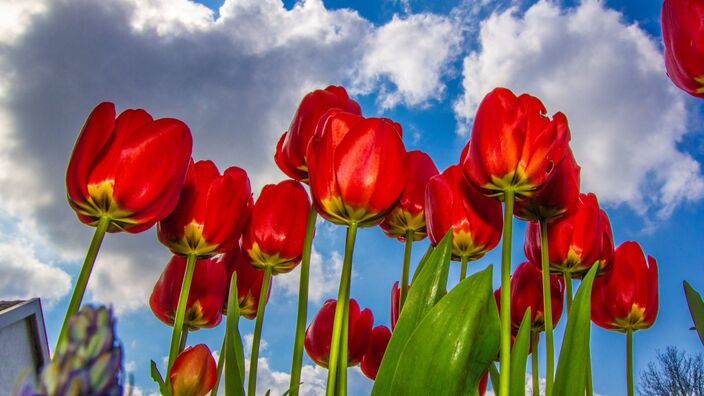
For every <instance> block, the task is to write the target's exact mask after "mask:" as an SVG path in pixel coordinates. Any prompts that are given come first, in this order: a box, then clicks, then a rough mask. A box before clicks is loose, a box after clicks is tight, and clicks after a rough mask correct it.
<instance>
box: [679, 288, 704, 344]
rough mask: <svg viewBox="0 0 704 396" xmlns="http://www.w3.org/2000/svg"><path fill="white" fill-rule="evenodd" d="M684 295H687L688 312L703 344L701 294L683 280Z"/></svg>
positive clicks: (703, 319)
mask: <svg viewBox="0 0 704 396" xmlns="http://www.w3.org/2000/svg"><path fill="white" fill-rule="evenodd" d="M683 286H684V295H685V296H686V297H687V305H689V312H690V313H691V314H692V320H693V321H694V327H695V328H696V329H697V333H698V334H699V340H700V341H701V342H702V344H704V302H702V296H701V295H700V294H699V293H697V291H696V290H694V288H692V286H691V285H690V284H689V283H688V282H687V281H684V282H683Z"/></svg>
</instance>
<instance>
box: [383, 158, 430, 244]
mask: <svg viewBox="0 0 704 396" xmlns="http://www.w3.org/2000/svg"><path fill="white" fill-rule="evenodd" d="M407 173H408V175H409V177H408V182H407V184H406V188H405V189H404V190H403V194H401V199H399V201H398V203H397V204H396V206H395V207H394V208H393V209H391V211H390V212H389V214H388V215H386V218H384V221H383V222H382V223H381V224H380V226H381V229H382V230H383V231H384V233H385V234H386V235H388V236H390V237H392V238H398V239H399V240H400V241H405V240H406V232H408V231H413V240H415V241H419V240H421V239H423V238H425V237H426V235H428V232H427V230H426V225H425V188H426V186H427V185H428V181H429V180H430V178H431V177H433V176H435V175H437V174H438V168H436V167H435V164H434V163H433V160H432V159H431V158H430V156H429V155H428V154H426V153H424V152H422V151H418V150H414V151H409V152H408V169H407Z"/></svg>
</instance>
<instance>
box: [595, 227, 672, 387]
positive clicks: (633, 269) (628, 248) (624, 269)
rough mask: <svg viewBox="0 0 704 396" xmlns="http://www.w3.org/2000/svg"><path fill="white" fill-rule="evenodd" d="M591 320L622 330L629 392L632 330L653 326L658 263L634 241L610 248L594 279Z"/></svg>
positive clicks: (656, 311)
mask: <svg viewBox="0 0 704 396" xmlns="http://www.w3.org/2000/svg"><path fill="white" fill-rule="evenodd" d="M591 300H592V301H591V310H592V312H591V313H592V321H593V322H594V323H596V324H597V325H598V326H600V327H603V328H605V329H607V330H616V331H620V332H623V333H626V362H627V363H626V367H627V369H626V373H627V382H628V394H629V395H633V332H634V331H636V330H641V329H647V328H649V327H650V326H652V325H653V323H654V322H655V318H656V317H657V314H658V266H657V263H656V261H655V259H654V258H653V257H651V256H648V259H647V260H646V258H645V254H644V253H643V249H641V247H640V245H638V244H637V243H636V242H631V241H628V242H624V243H622V244H621V245H620V246H619V247H618V248H616V250H615V251H614V257H613V263H612V264H611V265H610V266H609V270H608V271H607V272H606V273H605V274H604V275H603V276H599V277H597V278H595V279H594V286H593V287H592V296H591Z"/></svg>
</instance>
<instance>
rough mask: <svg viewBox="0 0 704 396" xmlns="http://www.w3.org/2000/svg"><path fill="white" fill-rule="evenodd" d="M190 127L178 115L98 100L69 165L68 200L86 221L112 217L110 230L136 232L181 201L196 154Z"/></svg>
mask: <svg viewBox="0 0 704 396" xmlns="http://www.w3.org/2000/svg"><path fill="white" fill-rule="evenodd" d="M191 146H192V138H191V132H190V131H189V130H188V127H187V126H186V124H184V123H183V122H181V121H179V120H176V119H173V118H162V119H158V120H154V119H152V117H151V116H150V115H149V114H148V113H147V112H146V111H144V110H141V109H138V110H125V111H123V112H122V113H121V114H120V115H119V116H118V117H117V119H115V105H114V104H112V103H108V102H103V103H101V104H99V105H98V106H97V107H96V108H95V109H94V110H93V111H92V112H91V113H90V115H89V116H88V119H87V120H86V123H85V125H84V126H83V129H82V130H81V134H80V135H79V136H78V140H77V141H76V145H75V147H74V148H73V154H71V159H70V161H69V163H68V170H67V171H66V187H67V190H68V202H69V204H70V205H71V207H72V208H73V210H75V211H76V214H77V215H78V218H79V220H80V221H81V222H83V223H85V224H88V225H92V226H95V225H97V224H98V221H99V220H100V218H101V217H105V216H107V217H108V218H109V219H110V226H109V228H108V232H117V231H127V232H131V233H137V232H141V231H144V230H146V229H148V228H151V226H153V225H154V224H155V223H156V222H157V221H159V220H161V219H163V218H164V217H166V216H167V215H168V214H169V213H171V211H172V210H174V207H175V206H176V202H177V201H178V194H179V192H180V191H181V187H182V186H183V183H184V180H185V178H186V170H187V168H188V161H189V159H190V157H191Z"/></svg>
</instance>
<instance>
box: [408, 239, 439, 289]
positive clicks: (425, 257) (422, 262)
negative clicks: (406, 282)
mask: <svg viewBox="0 0 704 396" xmlns="http://www.w3.org/2000/svg"><path fill="white" fill-rule="evenodd" d="M433 250H435V248H434V247H433V245H432V244H430V245H428V249H427V250H426V251H425V253H424V254H423V257H421V258H420V262H418V266H417V267H416V270H415V272H413V277H412V278H411V283H413V282H415V280H416V277H417V276H418V274H420V272H421V270H422V269H423V267H424V266H425V263H427V262H428V257H430V254H431V253H432V252H433Z"/></svg>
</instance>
